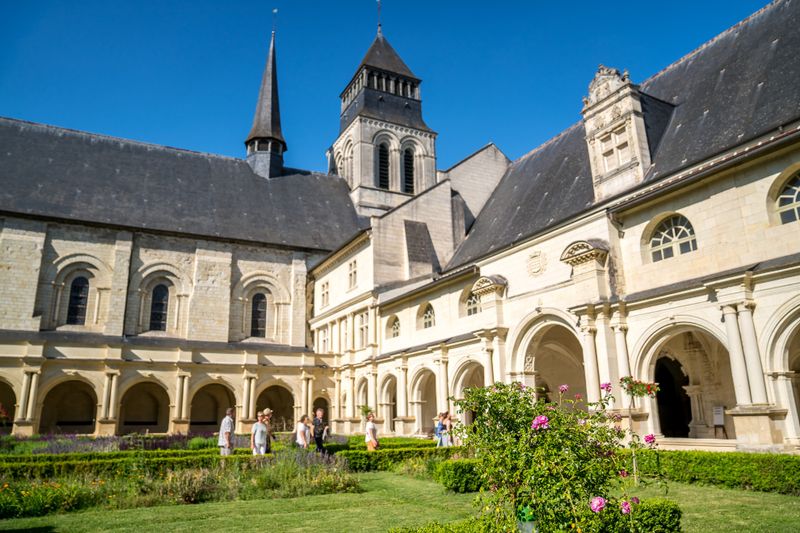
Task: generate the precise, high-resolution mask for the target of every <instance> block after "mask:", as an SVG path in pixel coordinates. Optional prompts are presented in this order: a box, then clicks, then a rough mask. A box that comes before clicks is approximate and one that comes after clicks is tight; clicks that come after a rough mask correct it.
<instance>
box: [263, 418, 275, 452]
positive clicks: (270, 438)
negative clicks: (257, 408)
mask: <svg viewBox="0 0 800 533" xmlns="http://www.w3.org/2000/svg"><path fill="white" fill-rule="evenodd" d="M264 425H265V426H267V447H266V449H265V450H264V453H272V441H273V440H274V439H275V435H274V434H273V433H272V409H270V408H269V407H267V408H266V409H264Z"/></svg>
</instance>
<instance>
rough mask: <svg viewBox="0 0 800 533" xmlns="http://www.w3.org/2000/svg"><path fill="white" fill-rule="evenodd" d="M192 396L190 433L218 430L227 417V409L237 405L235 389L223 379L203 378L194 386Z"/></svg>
mask: <svg viewBox="0 0 800 533" xmlns="http://www.w3.org/2000/svg"><path fill="white" fill-rule="evenodd" d="M190 397H191V404H190V406H189V413H190V414H189V432H190V433H211V432H214V431H217V430H218V429H219V424H220V422H221V421H222V419H223V418H224V417H225V410H226V409H228V408H229V407H232V408H235V407H236V395H235V392H234V389H233V387H231V386H230V385H229V384H228V383H226V382H225V381H223V380H211V379H209V380H203V381H202V382H200V383H198V384H196V385H195V386H194V387H192V391H191V392H190Z"/></svg>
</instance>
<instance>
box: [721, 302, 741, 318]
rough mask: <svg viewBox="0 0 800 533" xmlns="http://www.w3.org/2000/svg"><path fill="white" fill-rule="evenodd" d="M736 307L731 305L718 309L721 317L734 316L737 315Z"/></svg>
mask: <svg viewBox="0 0 800 533" xmlns="http://www.w3.org/2000/svg"><path fill="white" fill-rule="evenodd" d="M736 306H737V304H735V303H732V304H724V305H720V306H719V308H720V310H722V314H723V315H735V314H736V313H737V310H736Z"/></svg>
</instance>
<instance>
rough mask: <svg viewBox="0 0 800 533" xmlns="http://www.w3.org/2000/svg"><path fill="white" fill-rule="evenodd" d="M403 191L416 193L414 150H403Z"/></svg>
mask: <svg viewBox="0 0 800 533" xmlns="http://www.w3.org/2000/svg"><path fill="white" fill-rule="evenodd" d="M403 192H405V193H408V194H414V150H412V149H411V148H406V149H405V150H403Z"/></svg>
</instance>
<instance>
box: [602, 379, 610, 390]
mask: <svg viewBox="0 0 800 533" xmlns="http://www.w3.org/2000/svg"><path fill="white" fill-rule="evenodd" d="M600 390H604V391H606V392H611V383H609V382H608V381H606V382H605V383H601V384H600Z"/></svg>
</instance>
